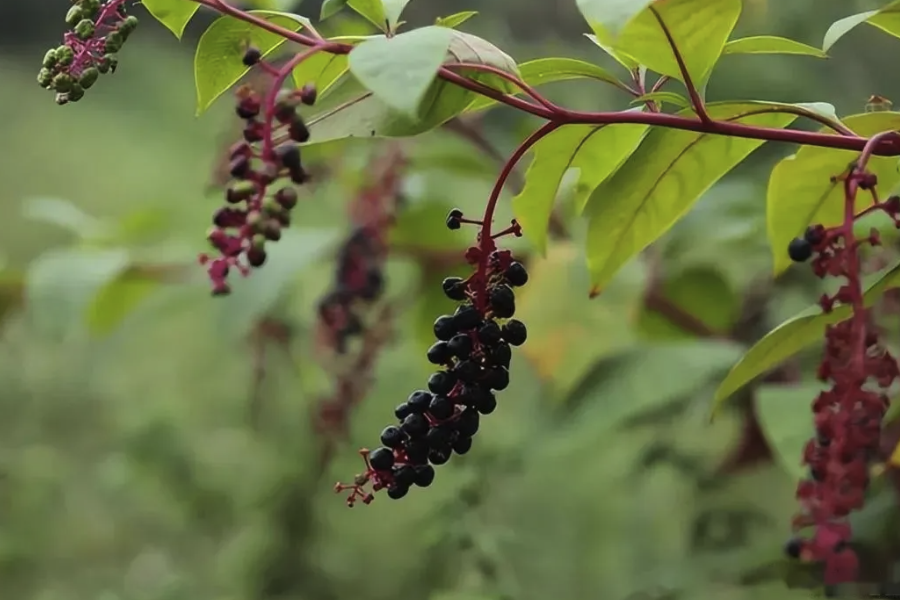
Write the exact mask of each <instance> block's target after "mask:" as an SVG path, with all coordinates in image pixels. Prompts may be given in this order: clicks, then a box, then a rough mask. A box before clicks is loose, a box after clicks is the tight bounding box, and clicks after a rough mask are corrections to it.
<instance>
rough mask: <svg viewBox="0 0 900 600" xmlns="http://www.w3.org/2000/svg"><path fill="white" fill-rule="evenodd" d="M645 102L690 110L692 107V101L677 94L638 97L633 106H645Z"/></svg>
mask: <svg viewBox="0 0 900 600" xmlns="http://www.w3.org/2000/svg"><path fill="white" fill-rule="evenodd" d="M645 102H658V103H660V104H666V103H669V104H671V105H673V106H677V107H678V108H689V107H690V106H691V101H690V100H688V99H687V98H685V97H684V96H682V95H681V94H678V93H676V92H650V93H649V94H644V95H643V96H638V97H637V98H635V99H634V100H632V101H631V104H643V103H645Z"/></svg>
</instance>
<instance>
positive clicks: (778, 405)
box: [756, 383, 822, 479]
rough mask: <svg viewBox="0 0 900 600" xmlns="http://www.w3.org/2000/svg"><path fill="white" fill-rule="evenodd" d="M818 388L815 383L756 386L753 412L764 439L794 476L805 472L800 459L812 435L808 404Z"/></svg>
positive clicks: (801, 475)
mask: <svg viewBox="0 0 900 600" xmlns="http://www.w3.org/2000/svg"><path fill="white" fill-rule="evenodd" d="M820 391H822V385H820V384H818V383H801V384H799V385H763V386H760V388H759V389H758V390H756V416H757V418H758V419H759V424H760V425H761V426H762V430H763V434H765V436H766V441H768V442H769V447H770V448H771V449H772V450H774V451H775V456H776V458H777V459H778V462H779V463H781V466H782V467H783V468H784V469H785V470H786V471H787V472H788V473H789V474H790V475H791V477H793V478H795V479H803V478H804V477H805V476H806V467H804V466H803V465H802V464H801V462H800V460H801V458H802V457H803V449H804V447H805V446H806V443H807V442H808V441H809V440H810V439H811V438H812V437H813V436H814V435H815V429H814V427H813V418H812V413H811V411H810V410H809V405H810V404H811V403H812V401H813V400H814V399H815V397H816V396H818V395H819V392H820Z"/></svg>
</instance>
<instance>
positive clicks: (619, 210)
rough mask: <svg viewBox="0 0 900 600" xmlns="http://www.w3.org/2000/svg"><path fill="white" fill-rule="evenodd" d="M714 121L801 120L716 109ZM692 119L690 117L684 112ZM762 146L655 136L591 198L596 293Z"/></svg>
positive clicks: (687, 135) (663, 132)
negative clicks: (718, 182) (726, 175)
mask: <svg viewBox="0 0 900 600" xmlns="http://www.w3.org/2000/svg"><path fill="white" fill-rule="evenodd" d="M707 108H708V110H709V114H710V115H711V116H712V117H713V118H714V119H720V120H724V121H728V122H731V123H743V124H746V125H755V126H760V127H786V126H788V125H790V124H791V123H792V122H793V121H794V120H795V119H797V115H791V114H780V113H777V112H773V111H774V110H776V109H775V108H774V107H773V106H772V105H769V104H766V103H752V102H745V103H729V102H724V103H714V104H709V105H708V106H707ZM678 114H680V115H684V116H687V115H690V114H692V111H690V110H685V111H681V112H679V113H678ZM762 143H763V142H762V141H759V140H747V139H737V138H728V137H724V136H713V135H706V134H703V133H695V132H691V131H678V130H671V129H655V130H652V131H651V132H650V133H649V134H648V135H647V136H646V137H645V138H644V140H643V142H642V143H641V145H640V146H639V147H638V149H637V151H636V152H635V153H634V154H632V155H631V157H630V158H629V159H628V161H626V162H625V164H624V165H622V167H621V168H620V169H619V170H618V171H617V172H616V173H615V174H614V175H613V176H612V177H610V178H609V179H607V180H606V182H604V183H603V184H602V185H601V186H600V187H599V188H597V189H596V190H595V191H594V193H593V194H592V196H591V198H590V200H589V201H588V205H587V207H586V210H587V211H589V212H588V214H589V215H590V223H589V225H588V240H587V260H588V266H589V268H590V271H591V283H592V285H593V287H594V292H599V291H600V290H602V288H603V287H604V286H605V285H606V284H607V283H608V282H609V281H610V280H611V279H612V277H613V276H614V275H615V273H616V271H617V270H618V269H619V268H620V267H621V266H622V265H624V264H625V263H626V262H628V260H629V259H631V258H632V257H634V256H635V255H636V254H637V253H638V252H640V251H641V250H643V249H644V248H646V247H647V246H649V245H650V244H651V243H653V242H654V241H655V240H656V239H658V238H659V237H660V236H661V235H663V234H664V233H665V232H666V231H668V230H669V228H671V227H672V225H674V224H675V222H676V221H678V219H680V218H681V217H682V216H683V215H684V214H685V213H686V212H687V211H689V210H690V208H691V207H692V206H693V205H694V203H695V202H696V201H697V200H698V199H699V198H700V196H702V195H703V194H704V193H705V192H706V191H707V190H708V189H709V188H710V187H712V185H713V184H714V183H715V182H716V181H718V180H719V179H720V178H721V177H723V176H724V175H725V174H727V173H728V172H729V171H730V170H731V169H733V168H734V167H736V166H737V165H738V164H739V163H740V162H741V161H743V160H744V159H745V158H746V157H747V156H749V155H750V153H751V152H753V151H754V150H755V149H756V148H758V147H759V146H760V145H762Z"/></svg>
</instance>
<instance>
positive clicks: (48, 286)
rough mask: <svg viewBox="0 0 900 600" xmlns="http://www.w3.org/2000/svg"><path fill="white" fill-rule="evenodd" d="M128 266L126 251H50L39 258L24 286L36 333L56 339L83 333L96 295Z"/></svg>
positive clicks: (32, 265)
mask: <svg viewBox="0 0 900 600" xmlns="http://www.w3.org/2000/svg"><path fill="white" fill-rule="evenodd" d="M128 265H129V257H128V252H127V251H126V250H124V249H103V250H100V249H97V250H89V249H67V250H51V251H49V252H47V253H45V254H43V255H41V256H40V257H38V259H37V260H35V261H34V262H33V263H32V264H31V266H30V268H29V270H28V274H27V277H26V283H25V299H26V303H27V309H28V314H29V316H30V317H31V320H32V322H33V324H34V326H35V327H36V329H37V330H38V331H40V332H41V333H43V334H46V335H48V336H54V337H61V336H64V335H66V334H68V333H71V332H73V331H78V330H82V329H83V327H84V325H85V319H86V318H87V317H88V314H89V312H88V311H89V310H90V306H91V304H92V302H93V301H94V299H95V298H96V295H97V293H98V292H100V290H102V289H103V288H104V287H105V286H106V285H108V284H109V282H111V281H114V280H115V279H116V278H117V277H119V276H120V275H121V274H122V273H123V272H124V271H125V269H127V268H128Z"/></svg>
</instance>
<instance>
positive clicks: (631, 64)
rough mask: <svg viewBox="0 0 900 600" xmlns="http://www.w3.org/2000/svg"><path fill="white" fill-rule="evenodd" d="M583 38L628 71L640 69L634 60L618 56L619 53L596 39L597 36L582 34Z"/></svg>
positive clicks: (621, 55)
mask: <svg viewBox="0 0 900 600" xmlns="http://www.w3.org/2000/svg"><path fill="white" fill-rule="evenodd" d="M584 37H586V38H587V39H589V40H591V41H592V42H594V45H595V46H597V47H598V48H600V49H601V50H603V51H604V52H605V53H606V54H607V55H609V56H611V57H612V58H613V59H615V60H616V62H618V63H619V64H620V65H622V66H623V67H625V68H626V69H628V70H629V71H633V70H635V69H637V68H638V67H640V65H639V64H638V63H637V61H636V60H634V59H633V58H631V57H630V56H625V55H623V54H620V53H619V52H616V51H615V50H613V48H612V47H611V46H609V44H604V43H603V42H601V41H600V40H599V39H597V36H596V35H594V34H593V33H586V34H584Z"/></svg>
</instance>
